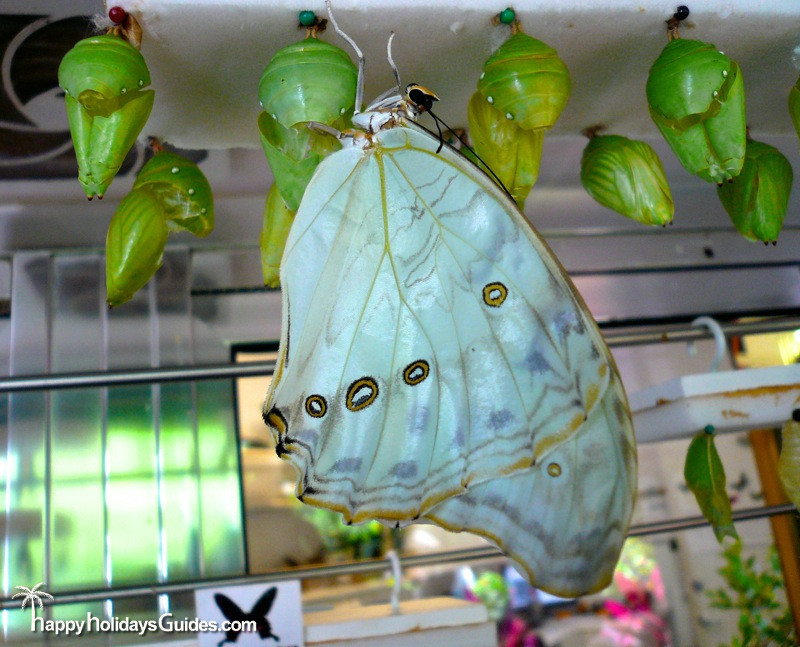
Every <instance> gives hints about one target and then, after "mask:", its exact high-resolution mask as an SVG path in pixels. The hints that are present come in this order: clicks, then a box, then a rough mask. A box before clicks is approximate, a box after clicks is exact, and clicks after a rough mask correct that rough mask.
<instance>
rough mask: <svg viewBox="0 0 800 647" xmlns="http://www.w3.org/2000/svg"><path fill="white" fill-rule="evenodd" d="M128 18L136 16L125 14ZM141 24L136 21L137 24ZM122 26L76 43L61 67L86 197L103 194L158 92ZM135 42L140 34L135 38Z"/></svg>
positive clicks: (133, 140) (126, 19) (69, 117)
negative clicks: (155, 91)
mask: <svg viewBox="0 0 800 647" xmlns="http://www.w3.org/2000/svg"><path fill="white" fill-rule="evenodd" d="M124 20H125V21H127V22H129V23H130V22H131V21H132V22H133V23H134V24H135V20H134V19H133V17H132V16H130V15H129V14H127V15H126V16H125V18H124ZM135 26H136V28H138V25H135ZM126 33H128V32H126V31H124V30H121V29H120V28H116V27H115V28H112V30H111V31H110V32H109V33H107V34H105V35H102V36H92V37H90V38H86V39H84V40H82V41H80V42H78V43H77V44H76V45H75V47H73V48H72V49H71V50H70V51H69V52H67V53H66V55H65V56H64V58H63V59H62V61H61V65H60V66H59V68H58V84H59V86H61V88H62V89H63V90H64V95H65V97H64V98H65V101H66V106H67V118H68V119H69V128H70V132H71V133H72V141H73V144H74V146H75V154H76V156H77V158H78V179H79V181H80V183H81V184H82V185H83V189H84V191H85V192H86V195H87V197H88V198H89V199H90V200H91V199H92V198H93V197H94V196H95V195H97V196H98V197H100V198H102V197H103V195H104V194H105V192H106V189H107V188H108V186H109V185H110V184H111V181H112V180H113V179H114V176H115V175H116V174H117V171H118V170H119V167H120V166H121V165H122V162H123V161H124V159H125V156H126V155H127V154H128V151H129V150H130V149H131V147H132V146H133V144H134V142H135V141H136V138H137V137H138V136H139V133H140V132H141V130H142V128H143V127H144V124H145V122H146V121H147V118H148V117H149V116H150V111H151V109H152V107H153V100H154V98H155V94H154V93H153V91H152V90H147V89H145V88H146V87H147V86H148V85H150V72H149V71H148V69H147V64H146V63H145V61H144V58H142V55H141V54H140V53H139V50H138V49H137V47H135V46H134V45H133V44H131V43H130V42H129V41H128V40H126V39H125V38H123V35H124V34H126ZM134 42H136V39H134Z"/></svg>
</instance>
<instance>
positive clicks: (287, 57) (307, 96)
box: [258, 36, 358, 128]
mask: <svg viewBox="0 0 800 647" xmlns="http://www.w3.org/2000/svg"><path fill="white" fill-rule="evenodd" d="M357 78H358V70H357V68H356V66H355V65H353V62H352V61H351V60H350V56H348V54H347V52H345V51H344V50H343V49H340V48H339V47H336V46H335V45H331V44H329V43H326V42H323V41H321V40H319V39H318V38H315V37H313V36H312V37H309V38H306V39H304V40H301V41H300V42H298V43H293V44H291V45H287V46H286V47H284V48H283V49H280V50H278V51H277V52H276V53H275V55H274V56H273V57H272V60H271V61H270V62H269V65H267V67H266V68H265V69H264V72H263V73H262V74H261V81H260V82H259V84H258V98H259V99H260V100H261V105H262V107H263V108H264V111H265V112H267V113H268V114H270V115H273V116H274V118H275V119H277V120H278V122H279V123H280V124H281V125H283V126H284V127H286V128H288V127H290V126H294V125H296V124H299V123H305V122H308V121H319V122H321V123H325V124H332V123H333V122H335V121H337V120H339V119H341V118H345V120H346V119H347V118H349V115H351V114H352V112H353V109H354V108H355V96H356V81H357Z"/></svg>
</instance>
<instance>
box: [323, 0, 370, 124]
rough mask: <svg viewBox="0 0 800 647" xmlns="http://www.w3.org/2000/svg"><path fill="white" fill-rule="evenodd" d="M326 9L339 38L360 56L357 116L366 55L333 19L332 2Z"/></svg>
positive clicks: (359, 107) (328, 2) (362, 88)
mask: <svg viewBox="0 0 800 647" xmlns="http://www.w3.org/2000/svg"><path fill="white" fill-rule="evenodd" d="M325 7H326V8H327V9H328V19H329V20H330V21H331V24H332V25H333V29H334V30H335V31H336V33H337V34H339V36H341V37H342V38H344V39H345V40H346V41H347V42H348V43H349V44H350V47H352V48H353V51H355V53H356V56H358V83H357V85H356V109H355V114H358V113H360V112H361V103H362V101H363V99H364V54H363V52H362V51H361V49H359V47H358V45H356V42H355V41H354V40H353V39H352V38H350V36H348V35H347V34H345V33H344V32H343V31H342V30H341V29H340V28H339V25H338V24H337V23H336V18H334V17H333V7H331V0H325Z"/></svg>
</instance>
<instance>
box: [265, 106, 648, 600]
mask: <svg viewBox="0 0 800 647" xmlns="http://www.w3.org/2000/svg"><path fill="white" fill-rule="evenodd" d="M356 105H359V104H358V103H357V104H356ZM354 121H355V122H356V123H358V124H362V125H366V126H367V127H371V128H372V129H374V132H373V131H364V132H360V131H357V132H355V133H354V134H352V136H349V137H347V138H346V139H345V142H344V143H345V146H344V148H343V149H342V150H341V151H338V152H336V153H333V154H332V155H331V156H330V157H328V158H327V159H325V160H324V161H323V162H322V163H321V164H320V166H319V168H318V169H317V171H316V173H315V175H314V177H313V179H312V180H311V182H310V183H309V185H308V187H307V189H306V192H305V195H304V197H303V200H302V203H301V204H300V208H299V210H298V212H297V215H296V217H295V221H294V224H293V225H292V229H291V232H290V234H289V238H288V241H287V244H286V250H285V252H284V256H283V261H282V263H281V285H282V287H283V320H282V322H283V323H282V337H281V345H280V351H279V360H278V364H277V366H276V370H275V375H274V377H273V381H272V384H271V386H270V390H269V392H268V394H267V399H266V403H265V405H264V420H265V422H266V423H267V425H268V426H269V427H270V429H271V431H272V434H273V436H274V439H275V442H276V446H277V452H278V454H279V455H280V456H281V457H282V458H284V459H286V460H288V461H289V462H290V463H292V464H293V465H294V466H295V468H296V469H297V471H298V482H297V495H298V497H300V498H301V500H303V501H305V502H306V503H310V504H312V505H317V506H323V507H326V508H330V509H332V510H336V511H338V512H341V513H342V515H343V517H344V519H345V521H346V522H348V523H359V522H362V521H366V520H368V519H373V518H375V519H379V520H380V521H382V522H384V523H387V524H391V525H397V526H402V525H406V524H409V523H413V522H432V523H436V524H438V525H441V526H443V527H445V528H448V529H452V530H468V531H470V532H474V533H477V534H479V535H482V536H484V537H486V538H487V539H489V540H491V541H493V542H494V543H496V544H497V545H498V546H499V547H500V548H502V549H503V550H504V551H505V552H506V553H508V554H509V555H510V556H511V557H512V558H513V559H515V560H516V561H517V562H518V563H519V564H520V565H522V567H523V568H524V570H525V572H526V573H527V575H528V578H529V579H530V581H531V583H532V584H535V585H536V586H538V587H540V588H544V589H546V590H549V591H551V592H554V593H556V594H560V595H577V594H579V593H584V592H587V591H594V590H598V589H600V588H602V587H603V586H605V585H606V584H607V583H608V581H609V580H610V578H611V574H612V571H613V568H614V565H615V564H616V560H617V557H618V555H619V551H620V549H621V546H622V542H623V541H624V538H625V533H626V531H627V528H628V524H629V522H630V516H631V512H632V507H633V500H634V492H635V483H636V457H635V446H634V439H633V430H632V426H631V420H630V413H629V411H628V408H627V402H626V398H625V394H624V391H623V390H622V386H621V383H620V380H619V377H618V374H617V371H616V367H615V366H614V363H613V360H612V358H611V356H610V354H609V352H608V349H607V348H606V346H605V343H604V342H603V339H602V337H601V336H600V333H599V331H598V329H597V327H596V324H595V323H594V321H593V319H592V317H591V315H590V314H589V312H588V310H587V309H586V306H585V304H584V302H583V300H582V299H581V297H580V295H579V294H578V293H577V291H576V290H575V288H574V286H573V285H572V283H571V282H570V280H569V278H568V277H567V275H566V273H565V272H564V270H563V268H562V267H561V265H560V264H559V263H558V261H557V260H556V258H555V257H554V256H553V254H552V252H551V251H550V250H549V249H548V247H547V246H546V244H545V243H544V242H543V241H542V240H541V238H539V236H538V234H537V233H536V232H535V231H534V230H533V229H532V228H531V227H530V225H529V224H528V223H527V221H526V220H525V218H524V216H523V215H522V214H521V212H520V211H519V210H518V209H517V207H516V205H515V204H514V202H513V201H512V200H511V199H510V198H509V197H508V196H507V195H506V194H504V193H503V191H501V190H500V189H499V188H498V187H497V186H496V185H495V184H494V182H493V181H492V180H491V179H489V178H488V177H487V176H486V175H485V174H484V173H483V172H481V171H480V170H478V169H477V168H476V167H474V166H473V165H472V164H471V163H469V162H468V161H466V160H465V159H464V158H463V157H462V156H461V155H460V154H459V153H457V152H455V151H453V150H451V149H449V148H447V147H445V148H444V149H442V150H441V152H438V153H437V150H438V149H439V147H440V142H439V140H438V139H437V138H436V137H434V136H432V135H431V134H429V133H428V132H427V131H425V130H424V129H422V128H420V127H419V126H417V125H416V124H415V123H413V122H412V121H410V120H409V119H408V116H407V115H404V111H403V110H394V111H385V110H382V111H381V112H379V113H371V114H370V113H365V114H362V115H359V116H358V118H357V119H355V120H354Z"/></svg>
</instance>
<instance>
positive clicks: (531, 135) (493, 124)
mask: <svg viewBox="0 0 800 647" xmlns="http://www.w3.org/2000/svg"><path fill="white" fill-rule="evenodd" d="M467 114H468V116H469V132H470V138H471V139H472V145H473V146H474V147H475V150H476V151H478V154H479V155H480V156H481V160H482V161H483V162H485V163H486V164H487V165H488V166H489V168H491V169H492V171H494V172H495V174H496V175H497V177H499V178H500V181H501V182H502V183H503V185H504V186H505V187H506V188H507V189H508V190H509V191H510V192H511V195H512V197H513V198H514V201H515V202H516V203H517V205H518V206H519V208H520V209H522V208H523V205H524V204H525V198H527V197H528V193H530V190H531V188H532V187H533V185H534V184H536V180H537V178H538V177H539V163H540V161H541V153H542V139H543V138H544V131H543V130H523V129H521V128H519V127H518V126H517V125H516V124H514V123H513V122H510V121H509V120H508V119H506V118H505V117H504V116H503V115H502V114H500V112H499V111H497V110H495V109H494V108H493V107H492V106H491V105H489V103H487V101H486V99H484V98H483V95H482V94H481V93H480V92H476V93H474V94H473V95H472V98H471V99H470V101H469V107H468V113H467ZM473 161H475V162H476V163H477V164H478V165H479V166H480V165H481V164H480V162H479V161H477V160H473Z"/></svg>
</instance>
